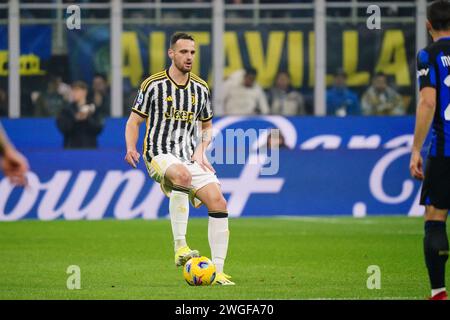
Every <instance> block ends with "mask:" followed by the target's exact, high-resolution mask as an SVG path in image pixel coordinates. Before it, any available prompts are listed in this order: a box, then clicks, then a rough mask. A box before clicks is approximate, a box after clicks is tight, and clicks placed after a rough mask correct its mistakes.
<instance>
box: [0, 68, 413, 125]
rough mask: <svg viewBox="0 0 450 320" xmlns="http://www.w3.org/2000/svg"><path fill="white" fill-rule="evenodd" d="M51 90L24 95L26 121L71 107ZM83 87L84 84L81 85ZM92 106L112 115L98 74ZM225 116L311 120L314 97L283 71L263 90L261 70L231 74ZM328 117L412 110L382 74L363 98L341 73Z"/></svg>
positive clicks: (64, 87) (58, 81) (0, 102)
mask: <svg viewBox="0 0 450 320" xmlns="http://www.w3.org/2000/svg"><path fill="white" fill-rule="evenodd" d="M44 82H45V83H46V89H45V90H42V91H33V92H29V93H28V94H26V93H23V94H22V97H21V100H22V101H21V105H22V110H21V114H22V116H23V117H57V116H58V114H60V113H61V111H62V110H63V109H64V108H65V107H66V106H67V105H69V104H70V103H71V102H72V96H71V92H72V91H73V90H72V89H73V85H72V86H71V85H69V84H67V83H65V82H64V81H63V79H62V77H61V76H57V75H52V74H51V75H49V76H48V77H47V79H46V81H44ZM77 83H79V81H77ZM84 86H85V87H86V90H87V92H88V93H87V101H88V102H89V103H93V104H94V105H95V106H96V110H97V109H98V110H99V113H100V114H101V116H102V117H108V116H110V114H111V100H110V93H109V91H110V88H109V83H108V79H107V77H106V76H105V75H103V74H100V73H98V74H95V75H94V77H93V79H92V82H91V85H90V87H88V85H87V84H86V83H84ZM136 92H137V88H133V87H130V86H126V88H125V93H124V108H123V114H124V116H127V115H128V114H129V107H130V105H131V104H132V103H133V101H134V99H135V95H136ZM7 95H8V94H7V88H6V86H2V85H0V116H7V114H8V109H7V106H8V96H7ZM223 98H224V101H223V103H224V111H225V114H227V115H253V114H278V115H285V116H291V115H312V114H313V97H312V94H311V93H308V94H303V93H302V92H300V91H299V90H297V89H295V88H293V87H292V86H291V79H290V75H289V73H288V72H286V71H280V72H279V73H278V74H277V76H276V77H275V80H274V82H273V85H272V87H271V88H269V89H267V90H264V89H263V87H262V86H261V85H260V84H258V82H257V70H256V69H254V68H246V69H243V70H238V71H236V72H234V73H233V74H231V75H230V76H229V77H227V79H226V80H225V82H224V92H223ZM326 104H327V105H326V111H327V115H330V116H347V115H405V114H408V113H409V112H408V105H407V103H405V99H404V98H403V97H402V95H401V94H400V93H399V92H397V90H396V89H395V87H394V86H392V85H390V84H389V79H388V76H387V75H385V74H383V73H376V74H374V75H373V77H372V80H371V85H370V86H369V87H368V88H367V89H366V90H365V91H364V92H362V94H360V95H358V93H357V92H355V91H353V90H352V89H350V88H349V87H348V86H347V75H346V74H345V72H344V71H343V70H337V71H336V72H335V74H334V75H333V82H332V84H330V86H329V87H328V90H327V92H326Z"/></svg>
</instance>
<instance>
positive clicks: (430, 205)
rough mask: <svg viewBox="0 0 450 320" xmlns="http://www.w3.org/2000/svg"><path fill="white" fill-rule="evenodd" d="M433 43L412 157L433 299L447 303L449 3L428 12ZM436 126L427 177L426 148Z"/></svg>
mask: <svg viewBox="0 0 450 320" xmlns="http://www.w3.org/2000/svg"><path fill="white" fill-rule="evenodd" d="M427 20H428V21H427V29H428V31H429V33H430V35H431V37H432V38H433V43H432V44H431V45H429V46H428V47H426V48H425V49H423V50H421V51H420V52H419V53H418V55H417V77H418V80H419V87H420V100H419V103H418V106H417V113H416V128H415V132H414V144H413V150H412V155H411V163H410V171H411V175H412V176H413V177H415V178H417V179H420V180H423V185H422V193H421V198H420V204H421V205H424V206H425V237H424V254H425V262H426V266H427V269H428V275H429V278H430V283H431V289H432V290H431V298H430V299H431V300H446V299H447V292H446V289H445V265H446V262H447V260H448V251H449V245H448V237H447V230H446V220H447V215H448V211H449V209H450V1H448V0H444V1H442V0H441V1H435V2H433V3H432V4H430V5H429V7H428V10H427ZM431 124H432V138H431V146H430V150H429V152H428V158H427V163H426V168H425V173H424V172H423V168H422V157H421V155H420V151H421V149H422V146H423V143H424V141H425V138H426V136H427V134H428V131H429V129H430V126H431Z"/></svg>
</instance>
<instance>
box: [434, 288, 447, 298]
mask: <svg viewBox="0 0 450 320" xmlns="http://www.w3.org/2000/svg"><path fill="white" fill-rule="evenodd" d="M443 291H445V287H444V288H439V289H431V296H432V297H434V296H435V295H437V294H438V293H441V292H443Z"/></svg>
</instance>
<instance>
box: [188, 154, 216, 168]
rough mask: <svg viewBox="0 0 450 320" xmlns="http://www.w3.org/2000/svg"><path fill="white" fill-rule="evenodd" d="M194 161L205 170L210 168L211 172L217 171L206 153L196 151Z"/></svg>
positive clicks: (193, 156)
mask: <svg viewBox="0 0 450 320" xmlns="http://www.w3.org/2000/svg"><path fill="white" fill-rule="evenodd" d="M192 161H194V162H197V163H198V164H199V165H200V167H201V168H202V169H203V170H204V171H208V170H210V171H211V172H213V173H216V170H214V168H213V166H212V165H211V164H210V163H209V160H208V157H206V155H205V154H204V153H202V152H194V154H193V155H192Z"/></svg>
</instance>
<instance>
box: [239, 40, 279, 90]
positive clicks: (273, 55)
mask: <svg viewBox="0 0 450 320" xmlns="http://www.w3.org/2000/svg"><path fill="white" fill-rule="evenodd" d="M284 37H285V34H284V32H282V31H272V32H270V33H269V37H268V40H267V54H266V57H265V58H264V51H265V50H264V48H263V44H262V39H261V33H260V32H258V31H249V32H245V40H246V44H247V51H248V54H249V57H250V64H251V65H252V66H253V67H254V68H256V69H257V70H258V77H257V81H258V83H259V84H260V85H261V86H262V87H263V88H268V87H270V86H272V84H273V79H274V78H275V76H276V74H277V72H278V67H279V65H280V60H281V53H282V51H283V44H284Z"/></svg>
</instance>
